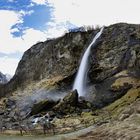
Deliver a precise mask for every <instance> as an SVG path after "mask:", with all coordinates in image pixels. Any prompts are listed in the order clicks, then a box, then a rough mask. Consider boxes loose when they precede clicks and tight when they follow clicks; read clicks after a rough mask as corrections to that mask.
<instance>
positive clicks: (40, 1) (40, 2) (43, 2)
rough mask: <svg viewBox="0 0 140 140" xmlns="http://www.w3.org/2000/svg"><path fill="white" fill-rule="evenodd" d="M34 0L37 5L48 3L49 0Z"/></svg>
mask: <svg viewBox="0 0 140 140" xmlns="http://www.w3.org/2000/svg"><path fill="white" fill-rule="evenodd" d="M32 2H33V3H35V4H37V5H46V3H47V0H32Z"/></svg>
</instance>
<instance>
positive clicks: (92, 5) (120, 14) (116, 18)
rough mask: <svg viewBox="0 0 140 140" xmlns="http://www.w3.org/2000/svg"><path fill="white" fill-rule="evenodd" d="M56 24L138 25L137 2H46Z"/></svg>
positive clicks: (135, 0)
mask: <svg viewBox="0 0 140 140" xmlns="http://www.w3.org/2000/svg"><path fill="white" fill-rule="evenodd" d="M48 2H49V4H50V5H51V6H52V7H53V13H52V16H53V20H54V22H56V23H59V22H66V21H70V22H71V23H72V24H74V25H77V26H82V25H97V24H99V25H109V24H112V23H116V22H130V23H140V16H139V13H140V8H139V5H140V2H139V0H133V1H132V0H105V1H103V0H67V2H66V1H65V0H48Z"/></svg>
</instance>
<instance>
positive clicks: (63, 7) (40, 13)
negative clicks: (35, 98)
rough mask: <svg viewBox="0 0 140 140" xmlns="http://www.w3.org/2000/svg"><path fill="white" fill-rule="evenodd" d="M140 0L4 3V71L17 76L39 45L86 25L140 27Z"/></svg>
mask: <svg viewBox="0 0 140 140" xmlns="http://www.w3.org/2000/svg"><path fill="white" fill-rule="evenodd" d="M139 5H140V2H139V0H133V1H132V0H105V1H103V0H67V1H65V0H0V20H1V21H0V38H1V39H0V71H1V72H3V73H9V74H11V75H13V74H14V73H15V70H16V67H17V65H18V62H19V60H20V59H21V57H22V55H23V53H24V51H26V50H27V49H29V48H30V47H31V46H32V45H33V44H35V43H36V42H38V41H45V40H46V39H47V38H53V37H58V36H61V35H63V34H64V31H66V30H68V29H69V28H74V27H79V26H83V25H94V26H96V25H100V26H102V25H110V24H113V23H116V22H129V23H140V16H139V13H140V8H139Z"/></svg>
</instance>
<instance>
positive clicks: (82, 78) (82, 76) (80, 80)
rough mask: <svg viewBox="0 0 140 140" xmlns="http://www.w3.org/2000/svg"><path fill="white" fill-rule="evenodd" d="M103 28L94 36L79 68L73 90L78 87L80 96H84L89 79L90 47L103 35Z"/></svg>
mask: <svg viewBox="0 0 140 140" xmlns="http://www.w3.org/2000/svg"><path fill="white" fill-rule="evenodd" d="M103 29H104V27H103V28H101V30H100V32H98V33H97V34H96V36H95V37H94V38H93V40H92V42H91V43H90V45H89V46H88V48H87V50H86V51H85V53H84V55H83V57H82V60H81V64H80V67H79V69H78V73H77V75H76V78H75V81H74V85H73V90H75V89H77V91H78V94H79V96H84V95H85V89H86V80H87V74H86V72H87V69H88V62H87V61H88V57H89V54H90V49H91V47H92V46H93V45H94V44H95V42H96V40H97V39H98V38H99V37H100V36H101V34H102V32H103Z"/></svg>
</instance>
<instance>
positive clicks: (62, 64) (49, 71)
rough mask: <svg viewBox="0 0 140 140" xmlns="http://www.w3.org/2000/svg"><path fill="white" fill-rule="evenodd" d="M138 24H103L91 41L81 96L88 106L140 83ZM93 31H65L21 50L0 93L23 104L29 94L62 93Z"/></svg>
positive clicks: (55, 96) (110, 99) (38, 96)
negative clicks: (65, 32)
mask: <svg viewBox="0 0 140 140" xmlns="http://www.w3.org/2000/svg"><path fill="white" fill-rule="evenodd" d="M139 29H140V25H133V24H125V23H119V24H114V25H111V26H109V27H105V29H104V31H103V34H102V35H101V37H100V38H99V39H98V41H97V42H96V44H95V45H94V46H92V49H91V54H90V58H89V66H90V67H89V69H88V72H87V74H88V77H89V79H88V81H87V85H88V86H87V93H86V97H84V98H85V100H87V101H90V102H91V103H92V106H94V108H102V107H104V106H107V105H109V104H111V103H113V102H114V101H115V100H117V99H119V98H121V97H123V96H124V95H125V94H126V93H127V92H128V91H129V90H131V89H134V88H135V86H136V85H137V87H138V86H140V84H139V82H138V81H139V79H140V71H139V70H140V30H139ZM98 31H99V29H95V30H90V31H77V32H71V33H67V34H65V35H64V36H63V37H60V38H57V39H52V40H48V41H45V42H39V43H37V44H35V45H34V46H32V47H31V48H30V49H29V50H27V51H26V52H25V53H24V55H23V57H22V59H21V61H20V62H19V65H18V68H17V70H16V73H15V75H14V77H13V78H12V79H11V81H10V82H9V83H7V84H6V85H3V86H0V96H5V95H6V96H9V98H15V100H16V101H17V102H18V104H17V106H21V105H19V104H20V103H23V104H22V107H23V108H24V109H27V110H28V109H29V108H31V106H32V105H33V103H34V102H35V100H40V101H41V100H45V99H48V97H49V98H51V99H53V100H58V99H59V98H61V99H63V97H65V96H66V95H67V94H68V93H69V92H70V90H71V88H72V85H73V81H74V78H75V75H76V72H77V69H78V67H79V64H80V59H81V57H82V55H83V53H84V52H85V49H86V48H87V47H88V45H89V43H90V42H91V40H92V38H93V37H94V36H95V34H96V33H97V32H98ZM11 95H12V96H11ZM27 103H28V105H27ZM61 103H62V102H61ZM82 104H83V103H82ZM85 104H87V103H85Z"/></svg>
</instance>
